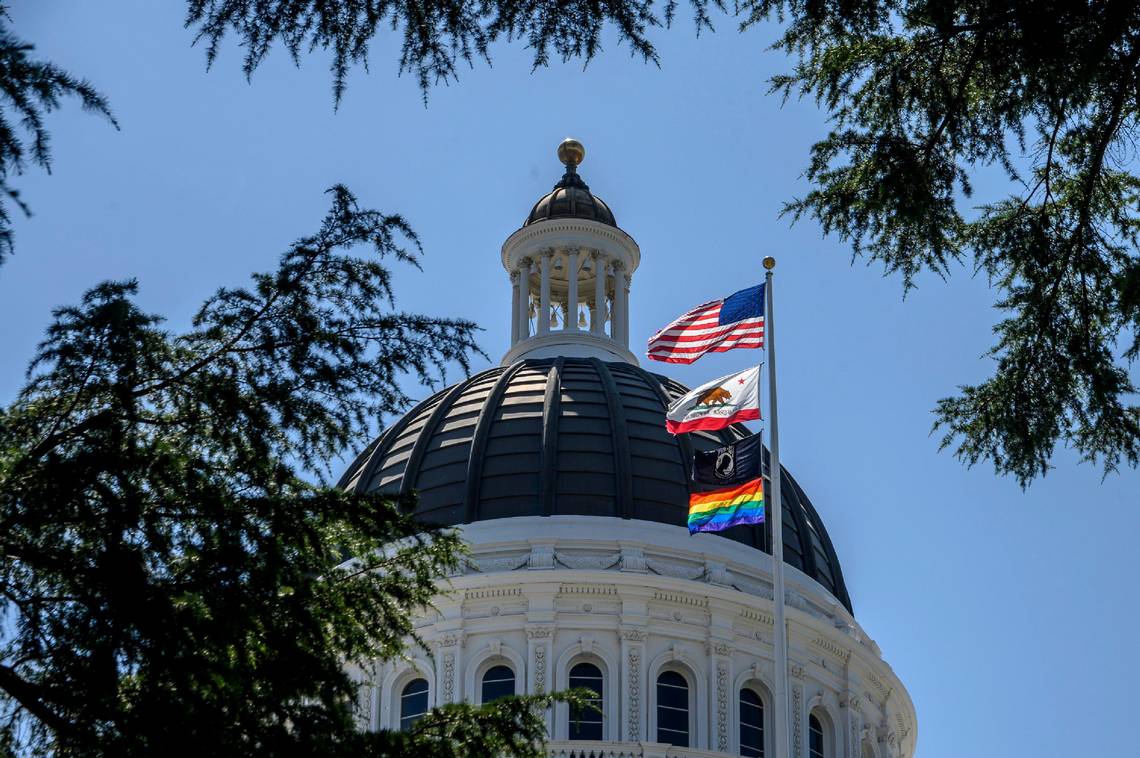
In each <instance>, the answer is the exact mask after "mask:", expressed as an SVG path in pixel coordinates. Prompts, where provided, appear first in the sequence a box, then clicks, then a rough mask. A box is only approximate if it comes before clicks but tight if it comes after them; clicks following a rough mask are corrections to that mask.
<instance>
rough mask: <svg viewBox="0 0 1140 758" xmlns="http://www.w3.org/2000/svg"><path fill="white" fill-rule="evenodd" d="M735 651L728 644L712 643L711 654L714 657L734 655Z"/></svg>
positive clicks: (710, 644)
mask: <svg viewBox="0 0 1140 758" xmlns="http://www.w3.org/2000/svg"><path fill="white" fill-rule="evenodd" d="M733 651H734V649H733V647H732V645H730V644H728V643H727V642H710V643H709V652H710V653H712V654H714V655H726V656H727V655H732V653H733Z"/></svg>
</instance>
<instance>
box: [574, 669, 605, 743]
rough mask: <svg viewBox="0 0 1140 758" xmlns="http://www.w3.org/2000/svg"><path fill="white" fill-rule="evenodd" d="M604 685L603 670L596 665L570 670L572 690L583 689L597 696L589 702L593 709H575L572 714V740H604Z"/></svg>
mask: <svg viewBox="0 0 1140 758" xmlns="http://www.w3.org/2000/svg"><path fill="white" fill-rule="evenodd" d="M602 685H603V682H602V670H601V669H599V668H598V667H597V666H595V665H594V664H592V663H578V664H576V665H575V666H574V668H572V669H570V689H575V688H578V687H581V688H583V689H587V690H591V691H592V692H593V693H594V695H595V697H592V698H589V700H587V702H588V703H589V704H590V705H591V706H593V707H592V708H582V709H575V710H572V711H571V712H570V739H572V740H600V739H602V713H603V712H604V711H603V706H604V704H605V695H604V694H603V693H604V689H603V687H602ZM594 708H596V709H597V710H594Z"/></svg>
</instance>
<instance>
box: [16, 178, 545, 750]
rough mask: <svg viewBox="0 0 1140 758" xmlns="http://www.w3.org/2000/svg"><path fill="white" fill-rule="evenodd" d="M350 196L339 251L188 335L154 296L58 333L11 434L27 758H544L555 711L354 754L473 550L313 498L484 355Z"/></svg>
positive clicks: (329, 230)
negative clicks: (414, 397)
mask: <svg viewBox="0 0 1140 758" xmlns="http://www.w3.org/2000/svg"><path fill="white" fill-rule="evenodd" d="M330 193H331V196H332V208H331V210H330V211H329V213H328V215H327V217H326V218H325V220H324V222H323V224H322V226H321V228H320V230H319V231H318V232H317V233H316V234H314V235H311V236H308V237H304V238H301V239H299V240H298V241H297V242H295V243H294V244H293V245H292V246H291V247H290V248H289V250H288V251H287V252H286V253H285V254H284V255H283V256H282V258H281V262H280V265H279V266H278V267H277V269H276V270H275V271H272V272H269V273H264V274H258V275H255V276H254V277H253V280H252V283H251V285H250V286H249V287H245V288H233V289H222V290H219V291H218V292H217V294H215V295H214V296H213V297H211V298H210V299H209V300H208V301H206V303H205V304H204V305H203V306H202V308H201V310H200V311H199V312H198V314H197V316H196V317H195V319H194V321H193V326H192V328H191V329H189V331H186V332H185V333H182V334H174V333H171V332H169V331H166V330H164V329H163V328H162V326H161V320H160V319H159V318H158V317H157V316H154V315H151V314H147V313H144V312H143V311H142V310H140V309H139V307H138V306H137V305H136V304H135V303H134V296H135V293H136V289H137V288H136V285H135V283H134V282H109V283H105V284H102V285H100V286H98V287H96V288H94V289H92V290H91V291H90V292H88V293H87V295H86V296H85V297H84V299H83V301H82V303H80V304H79V305H77V306H74V307H67V308H61V309H59V310H58V311H57V313H56V315H55V320H54V323H53V324H52V325H51V327H50V329H49V330H48V334H47V337H46V339H45V340H44V342H43V343H42V344H41V346H40V348H39V351H38V355H37V356H36V359H35V361H34V362H33V364H32V367H31V369H30V375H29V381H28V384H27V386H26V388H25V389H24V390H23V392H22V393H21V395H20V396H19V398H18V399H17V401H16V402H15V403H14V404H13V405H12V406H11V407H9V408H7V409H5V410H4V411H3V412H2V413H0V556H2V557H3V560H0V612H2V617H0V745H6V747H7V750H8V751H11V752H26V753H29V754H41V753H43V754H46V753H54V754H58V755H85V756H86V755H107V756H112V755H113V756H135V755H138V756H141V755H148V756H149V755H161V754H164V753H165V754H173V755H184V754H198V755H226V756H233V755H251V756H252V755H257V756H271V755H317V756H321V755H328V756H332V755H349V754H351V755H425V754H429V753H434V754H438V755H441V756H456V757H457V758H458V757H460V756H482V755H497V754H513V755H523V756H532V755H538V753H537V752H536V751H537V750H538V748H537V747H536V746H535V744H536V743H535V740H536V738H538V737H540V736H541V734H542V730H543V720H542V718H541V713H540V711H541V710H542V709H543V708H546V707H548V706H549V704H550V699H549V698H530V699H526V698H524V699H520V700H511V701H506V702H502V703H496V704H494V705H492V706H489V707H487V708H484V709H476V708H471V707H469V706H462V705H457V706H447V707H445V708H442V709H439V710H436V711H434V712H432V713H431V714H430V715H429V716H427V717H425V718H424V719H423V720H422V721H421V722H420V723H419V724H417V727H416V729H415V730H414V731H412V732H410V733H406V734H387V733H364V732H359V731H357V729H356V728H355V724H354V715H355V710H354V709H355V705H354V703H355V701H356V698H357V695H358V685H357V683H356V682H354V681H353V678H352V676H350V674H349V670H348V667H349V666H352V665H355V666H358V667H365V668H366V667H367V666H368V665H369V664H371V663H372V662H375V661H384V660H390V659H392V658H394V657H397V656H401V655H403V654H404V651H405V643H406V640H408V639H415V632H414V629H413V626H412V621H411V618H412V614H413V613H414V612H417V611H421V610H423V609H424V607H425V606H426V605H427V604H428V603H429V602H430V599H431V597H432V596H433V595H434V594H435V593H436V592H437V591H438V587H437V584H436V582H437V580H439V578H440V577H441V576H443V575H445V574H446V573H447V572H449V571H451V570H453V569H454V568H455V567H456V566H457V565H458V561H459V559H460V555H461V545H460V543H459V541H458V538H457V537H456V535H455V534H453V533H451V532H449V531H442V530H437V529H431V528H425V527H424V526H423V525H422V524H417V523H413V522H412V521H411V520H410V518H409V517H407V516H406V515H403V514H404V513H405V512H406V511H407V509H408V508H409V507H410V505H411V504H410V503H408V502H395V501H393V500H390V499H385V498H382V497H379V496H375V495H355V494H349V493H346V492H343V491H340V490H337V489H335V488H333V487H330V486H328V485H327V484H325V483H324V481H323V476H322V477H320V479H321V480H320V481H317V482H312V481H309V480H307V479H306V478H305V476H304V475H303V472H304V471H305V470H311V469H316V470H318V471H320V470H325V471H327V465H328V464H327V462H328V461H330V460H334V459H335V458H336V456H337V455H338V454H340V453H341V452H343V451H344V450H345V449H346V447H347V446H349V445H356V444H359V443H360V442H361V440H362V439H363V436H364V435H365V434H366V433H368V432H369V428H370V426H371V425H372V424H373V423H374V421H375V419H378V418H379V417H380V416H381V415H382V414H388V413H392V412H395V411H399V410H401V409H403V408H404V407H405V406H406V405H407V403H408V398H407V396H406V395H405V394H404V391H403V390H402V389H401V386H400V380H401V377H402V376H404V375H406V374H410V375H412V376H414V377H417V378H418V379H419V380H420V381H422V382H424V383H431V382H433V379H434V377H435V376H437V375H438V374H440V373H441V372H442V371H443V370H444V368H445V367H446V366H447V365H449V364H453V363H458V364H459V365H461V366H463V367H464V369H466V366H467V358H468V356H469V355H471V353H472V351H476V350H477V348H476V346H475V344H474V342H473V341H472V337H473V333H474V329H475V327H474V326H473V325H472V324H470V323H468V322H465V321H456V320H449V319H439V318H430V317H426V316H420V315H416V314H408V313H403V312H400V311H397V310H395V309H394V307H393V303H392V288H391V279H390V272H389V270H388V269H387V268H386V267H385V265H384V264H383V262H382V259H383V258H385V257H388V258H394V259H397V260H400V261H405V262H409V263H413V264H414V263H415V262H416V258H417V255H418V253H419V243H418V241H417V239H416V237H415V235H414V233H413V232H412V230H411V229H410V228H409V227H408V225H407V224H406V223H405V222H404V221H403V220H402V219H401V218H400V217H398V216H389V215H384V214H381V213H378V212H376V211H372V210H365V209H361V208H360V207H359V206H358V205H357V202H356V200H355V199H354V198H353V196H352V195H351V194H350V193H349V192H348V191H347V190H346V189H344V188H343V187H335V188H333V189H332V190H330ZM401 506H403V507H401ZM346 555H351V556H356V558H355V559H353V560H352V561H350V562H344V560H343V559H344V556H346ZM2 752H4V751H2V750H0V753H2Z"/></svg>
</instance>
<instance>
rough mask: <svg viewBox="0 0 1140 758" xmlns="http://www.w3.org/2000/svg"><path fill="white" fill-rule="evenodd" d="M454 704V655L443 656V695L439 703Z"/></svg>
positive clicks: (446, 654) (448, 653) (450, 653)
mask: <svg viewBox="0 0 1140 758" xmlns="http://www.w3.org/2000/svg"><path fill="white" fill-rule="evenodd" d="M453 702H455V653H452V652H446V653H444V654H443V693H442V696H441V697H440V703H453Z"/></svg>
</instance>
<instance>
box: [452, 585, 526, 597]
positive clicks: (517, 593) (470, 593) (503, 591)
mask: <svg viewBox="0 0 1140 758" xmlns="http://www.w3.org/2000/svg"><path fill="white" fill-rule="evenodd" d="M522 594H523V591H522V587H520V586H518V585H513V586H511V587H480V588H472V589H469V590H467V591H466V592H465V593H463V599H464V600H488V599H490V598H495V597H521V596H522Z"/></svg>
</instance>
